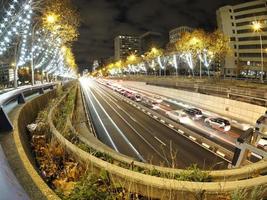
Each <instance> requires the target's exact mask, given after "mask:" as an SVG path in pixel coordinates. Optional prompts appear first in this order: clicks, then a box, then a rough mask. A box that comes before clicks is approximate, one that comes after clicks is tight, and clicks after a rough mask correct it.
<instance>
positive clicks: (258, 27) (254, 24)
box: [252, 21, 263, 83]
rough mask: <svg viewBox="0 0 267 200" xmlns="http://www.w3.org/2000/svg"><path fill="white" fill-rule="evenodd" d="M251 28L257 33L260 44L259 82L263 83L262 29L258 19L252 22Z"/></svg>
mask: <svg viewBox="0 0 267 200" xmlns="http://www.w3.org/2000/svg"><path fill="white" fill-rule="evenodd" d="M252 29H253V30H254V32H257V33H259V36H260V45H261V78H260V79H261V82H262V83H263V48H262V46H263V45H262V35H261V31H262V23H261V22H260V21H254V22H252Z"/></svg>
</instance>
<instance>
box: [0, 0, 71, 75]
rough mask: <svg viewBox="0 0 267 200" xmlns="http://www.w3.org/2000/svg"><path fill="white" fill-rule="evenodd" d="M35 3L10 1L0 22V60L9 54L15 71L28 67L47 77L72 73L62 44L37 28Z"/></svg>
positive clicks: (53, 36)
mask: <svg viewBox="0 0 267 200" xmlns="http://www.w3.org/2000/svg"><path fill="white" fill-rule="evenodd" d="M37 1H39V0H34V2H33V0H12V1H11V2H10V3H8V5H6V8H5V9H4V11H3V12H2V13H3V14H2V18H0V59H6V57H7V55H9V54H8V53H9V52H12V51H13V52H15V53H13V54H12V56H13V57H14V59H13V60H15V67H17V68H20V67H25V66H29V65H30V63H31V62H32V63H33V64H34V69H42V70H43V71H44V72H47V73H49V74H53V75H55V74H57V75H63V74H66V73H70V74H71V75H70V76H72V75H74V72H73V71H72V70H70V69H69V67H68V66H67V63H66V60H65V55H64V54H65V52H64V51H63V50H62V46H63V43H62V40H61V39H60V37H59V36H56V35H55V34H54V33H51V32H49V31H48V30H44V29H43V28H41V27H40V28H39V27H38V28H37V30H36V31H35V30H34V29H35V25H36V24H35V23H36V19H34V18H33V16H34V15H35V4H36V2H37Z"/></svg>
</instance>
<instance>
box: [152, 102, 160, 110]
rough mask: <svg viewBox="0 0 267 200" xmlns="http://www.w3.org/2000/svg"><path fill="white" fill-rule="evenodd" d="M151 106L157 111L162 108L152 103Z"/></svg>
mask: <svg viewBox="0 0 267 200" xmlns="http://www.w3.org/2000/svg"><path fill="white" fill-rule="evenodd" d="M151 106H152V109H153V110H157V109H159V108H160V105H159V104H158V103H157V102H152V103H151Z"/></svg>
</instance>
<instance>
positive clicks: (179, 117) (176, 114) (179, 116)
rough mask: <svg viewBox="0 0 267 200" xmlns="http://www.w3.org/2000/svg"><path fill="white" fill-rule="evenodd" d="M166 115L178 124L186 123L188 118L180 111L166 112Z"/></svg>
mask: <svg viewBox="0 0 267 200" xmlns="http://www.w3.org/2000/svg"><path fill="white" fill-rule="evenodd" d="M166 115H167V116H168V117H169V118H170V119H172V120H174V121H177V122H179V123H186V122H188V120H189V118H188V116H187V115H186V114H185V113H184V112H183V111H181V110H173V111H168V112H166Z"/></svg>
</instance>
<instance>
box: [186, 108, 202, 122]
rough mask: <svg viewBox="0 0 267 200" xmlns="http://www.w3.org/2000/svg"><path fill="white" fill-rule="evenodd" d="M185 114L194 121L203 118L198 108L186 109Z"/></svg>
mask: <svg viewBox="0 0 267 200" xmlns="http://www.w3.org/2000/svg"><path fill="white" fill-rule="evenodd" d="M184 112H185V113H186V114H187V115H189V116H190V117H191V118H192V119H193V120H198V119H200V118H201V117H202V116H203V114H202V111H201V110H199V109H197V108H186V109H184Z"/></svg>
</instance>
